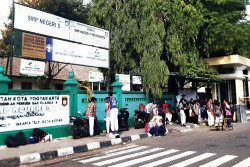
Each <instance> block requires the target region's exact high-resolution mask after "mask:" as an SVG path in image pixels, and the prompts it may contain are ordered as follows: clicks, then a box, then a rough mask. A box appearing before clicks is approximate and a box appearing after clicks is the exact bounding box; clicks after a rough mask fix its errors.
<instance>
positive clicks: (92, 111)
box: [85, 97, 96, 137]
mask: <svg viewBox="0 0 250 167" xmlns="http://www.w3.org/2000/svg"><path fill="white" fill-rule="evenodd" d="M90 101H91V102H90V103H89V104H88V107H87V111H86V113H85V115H86V116H87V117H89V135H90V136H91V137H92V136H93V134H94V121H95V119H96V104H95V102H96V98H95V97H91V99H90Z"/></svg>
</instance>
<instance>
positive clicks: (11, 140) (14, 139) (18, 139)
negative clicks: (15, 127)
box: [5, 131, 26, 147]
mask: <svg viewBox="0 0 250 167" xmlns="http://www.w3.org/2000/svg"><path fill="white" fill-rule="evenodd" d="M5 144H6V145H7V147H18V146H20V145H25V144H26V140H25V136H24V133H23V132H21V131H20V132H18V133H17V134H16V136H7V137H6V139H5Z"/></svg>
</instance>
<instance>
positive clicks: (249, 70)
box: [248, 68, 250, 97]
mask: <svg viewBox="0 0 250 167" xmlns="http://www.w3.org/2000/svg"><path fill="white" fill-rule="evenodd" d="M248 94H249V97H250V68H249V69H248Z"/></svg>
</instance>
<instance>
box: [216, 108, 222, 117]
mask: <svg viewBox="0 0 250 167" xmlns="http://www.w3.org/2000/svg"><path fill="white" fill-rule="evenodd" d="M215 115H216V116H217V117H219V116H220V115H221V111H220V107H217V106H215Z"/></svg>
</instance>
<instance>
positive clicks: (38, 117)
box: [0, 95, 69, 132]
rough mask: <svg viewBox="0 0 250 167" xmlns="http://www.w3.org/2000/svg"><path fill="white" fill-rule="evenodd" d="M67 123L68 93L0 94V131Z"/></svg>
mask: <svg viewBox="0 0 250 167" xmlns="http://www.w3.org/2000/svg"><path fill="white" fill-rule="evenodd" d="M67 124H69V95H24V96H22V95H11V96H7V95H6V96H0V132H5V131H13V130H23V129H32V128H40V127H50V126H58V125H67Z"/></svg>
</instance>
